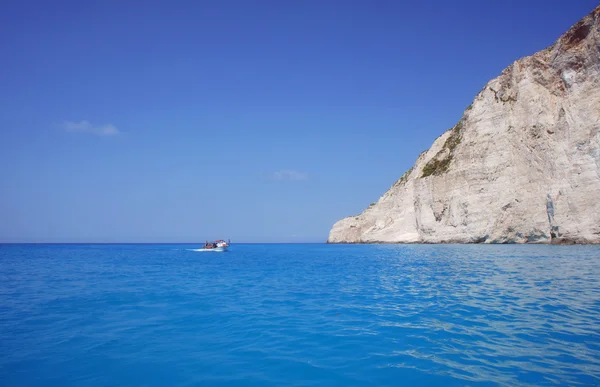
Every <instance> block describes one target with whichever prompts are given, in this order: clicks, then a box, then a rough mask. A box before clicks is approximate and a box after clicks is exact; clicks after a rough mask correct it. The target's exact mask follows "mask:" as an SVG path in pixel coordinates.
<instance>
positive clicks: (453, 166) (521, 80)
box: [328, 7, 600, 243]
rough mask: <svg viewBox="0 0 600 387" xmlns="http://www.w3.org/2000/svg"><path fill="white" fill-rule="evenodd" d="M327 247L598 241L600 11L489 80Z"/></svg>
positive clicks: (340, 225)
mask: <svg viewBox="0 0 600 387" xmlns="http://www.w3.org/2000/svg"><path fill="white" fill-rule="evenodd" d="M328 243H600V7H597V8H596V9H595V10H593V11H592V12H591V13H590V14H589V15H587V16H586V17H584V18H583V19H582V20H580V21H579V22H578V23H577V24H575V25H574V26H573V27H571V28H570V29H569V31H567V32H566V33H565V34H564V35H562V36H561V37H560V38H559V39H558V40H557V41H556V43H555V44H553V45H552V46H551V47H548V48H547V49H545V50H543V51H540V52H538V53H536V54H534V55H532V56H529V57H525V58H522V59H520V60H518V61H516V62H514V63H513V64H512V65H510V66H509V67H508V68H506V69H505V70H504V71H503V72H502V74H501V75H500V76H499V77H497V78H495V79H493V80H492V81H490V82H489V83H488V84H487V85H486V86H485V87H484V88H483V90H481V92H479V94H478V95H477V96H476V97H475V100H474V101H473V103H472V105H471V106H470V107H468V108H467V109H466V110H465V112H464V115H463V117H462V119H461V120H460V122H459V123H458V124H456V126H455V127H454V128H452V129H450V130H448V131H447V132H445V133H444V134H442V135H441V136H440V137H439V138H437V139H436V140H435V142H434V143H433V145H432V147H431V148H430V149H429V150H428V151H426V152H424V153H422V154H421V155H420V156H419V158H418V159H417V161H416V163H415V164H414V166H413V167H412V169H410V170H409V171H408V172H406V173H405V174H404V176H402V178H400V180H398V181H397V182H396V183H395V184H394V185H393V186H392V187H391V188H390V189H389V190H388V191H387V192H386V193H385V194H384V195H383V196H382V197H381V198H380V199H379V200H378V201H377V202H376V203H375V204H374V205H372V206H370V207H369V208H367V209H366V210H364V212H363V213H361V214H360V215H357V216H351V217H348V218H344V219H342V220H340V221H338V222H337V223H335V225H334V226H333V228H332V229H331V231H330V234H329V238H328Z"/></svg>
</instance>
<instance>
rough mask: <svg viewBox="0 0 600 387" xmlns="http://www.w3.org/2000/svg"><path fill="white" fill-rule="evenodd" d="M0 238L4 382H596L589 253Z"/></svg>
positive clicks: (594, 271)
mask: <svg viewBox="0 0 600 387" xmlns="http://www.w3.org/2000/svg"><path fill="white" fill-rule="evenodd" d="M196 247H198V246H192V245H0V385H2V386H225V385H227V386H235V385H240V386H242V385H243V386H251V385H254V386H284V385H285V386H399V385H407V386H408V385H419V386H428V385H431V386H433V385H435V386H479V385H481V386H488V385H489V386H494V385H507V386H508V385H510V386H514V385H521V386H528V385H530V386H544V385H547V386H555V385H568V386H577V385H599V384H600V248H599V247H592V246H575V247H571V246H569V247H559V246H517V245H502V246H480V245H469V246H457V245H445V246H436V245H405V246H376V245H369V246H359V245H354V246H352V245H351V246H341V245H333V246H332V245H319V244H315V245H235V244H234V245H233V246H232V248H231V251H229V252H225V253H218V252H194V251H189V249H193V248H196Z"/></svg>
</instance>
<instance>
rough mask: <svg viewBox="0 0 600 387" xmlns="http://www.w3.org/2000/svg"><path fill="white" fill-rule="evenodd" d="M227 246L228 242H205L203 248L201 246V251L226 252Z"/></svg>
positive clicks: (221, 240)
mask: <svg viewBox="0 0 600 387" xmlns="http://www.w3.org/2000/svg"><path fill="white" fill-rule="evenodd" d="M229 244H230V242H229V241H227V242H225V241H224V240H223V239H218V240H216V241H214V242H208V241H207V242H206V243H205V244H204V246H202V250H211V251H227V249H228V248H229Z"/></svg>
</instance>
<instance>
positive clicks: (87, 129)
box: [62, 120, 121, 136]
mask: <svg viewBox="0 0 600 387" xmlns="http://www.w3.org/2000/svg"><path fill="white" fill-rule="evenodd" d="M62 126H63V128H64V129H65V130H66V131H67V132H79V133H92V134H97V135H99V136H116V135H117V134H119V133H121V132H120V131H119V129H117V127H116V126H114V125H112V124H104V125H92V124H91V123H90V122H89V121H85V120H84V121H79V122H74V121H66V122H64V123H63V125H62Z"/></svg>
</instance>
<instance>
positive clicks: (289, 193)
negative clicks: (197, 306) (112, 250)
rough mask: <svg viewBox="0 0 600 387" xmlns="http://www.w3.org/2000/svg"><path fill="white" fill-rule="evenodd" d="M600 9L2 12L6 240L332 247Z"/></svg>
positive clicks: (113, 6) (581, 0)
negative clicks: (432, 150)
mask: <svg viewBox="0 0 600 387" xmlns="http://www.w3.org/2000/svg"><path fill="white" fill-rule="evenodd" d="M597 5H598V1H596V0H594V1H591V0H578V1H562V0H544V1H541V0H528V1H516V0H505V1H480V0H462V1H413V2H408V1H392V0H389V1H388V0H375V1H367V0H363V1H357V0H337V1H331V0H318V1H317V0H302V1H300V0H289V1H276V0H258V1H245V0H239V1H232V0H206V1H176V0H174V1H143V2H142V1H135V0H133V1H113V0H106V1H61V0H57V1H53V2H50V1H27V0H23V1H3V2H2V5H1V8H2V9H1V11H0V52H1V53H2V55H1V60H0V107H1V108H0V242H104V243H111V242H155V243H160V242H173V243H179V242H204V241H205V240H207V239H217V238H225V239H228V238H230V239H231V240H232V242H324V241H325V240H326V239H327V235H328V233H329V230H330V228H331V226H332V225H333V224H334V223H335V222H336V221H337V220H339V219H341V218H343V217H345V216H350V215H355V214H358V213H360V212H361V211H362V210H363V209H364V208H366V207H367V206H368V205H369V204H370V203H371V202H374V201H376V200H377V199H378V198H379V197H380V196H381V195H382V194H383V193H384V192H385V191H386V190H387V189H388V188H389V187H390V186H391V185H392V184H393V183H394V182H395V181H396V180H397V179H398V178H399V177H400V176H401V175H402V174H403V173H404V172H405V171H406V170H408V169H409V168H410V167H411V166H412V165H413V163H414V162H415V160H416V159H417V157H418V155H419V154H420V153H421V152H422V151H424V150H426V149H428V148H429V147H430V146H431V144H432V143H433V141H434V140H435V138H437V137H438V136H439V135H440V134H442V133H443V132H444V131H445V130H447V129H448V128H451V127H452V126H453V125H454V124H455V123H456V122H457V121H458V120H459V119H460V117H461V115H462V112H463V110H464V109H465V108H466V107H467V106H468V105H469V104H470V103H471V101H472V100H473V98H474V97H475V95H476V94H477V93H478V92H479V91H480V90H481V89H482V88H483V86H484V85H485V84H486V83H487V82H488V81H489V80H491V79H492V78H494V77H496V76H498V75H499V74H500V72H501V71H502V69H504V68H505V67H507V66H508V65H510V64H511V63H512V62H513V61H515V60H517V59H519V58H521V57H524V56H527V55H531V54H533V53H534V52H536V51H539V50H541V49H544V48H546V47H548V46H549V45H551V44H552V43H553V42H554V41H555V40H556V39H557V38H558V37H559V36H560V35H561V34H562V33H564V32H565V31H566V30H567V29H568V28H569V27H570V26H571V25H573V24H574V23H576V22H577V21H578V20H579V19H581V18H582V17H583V16H585V15H586V14H588V13H589V12H590V11H592V9H593V8H594V7H595V6H597Z"/></svg>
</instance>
